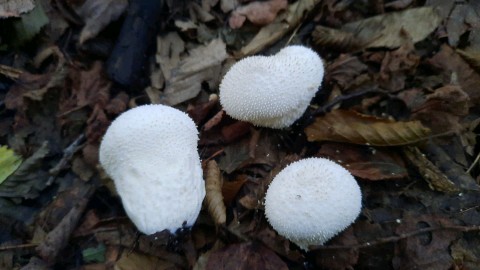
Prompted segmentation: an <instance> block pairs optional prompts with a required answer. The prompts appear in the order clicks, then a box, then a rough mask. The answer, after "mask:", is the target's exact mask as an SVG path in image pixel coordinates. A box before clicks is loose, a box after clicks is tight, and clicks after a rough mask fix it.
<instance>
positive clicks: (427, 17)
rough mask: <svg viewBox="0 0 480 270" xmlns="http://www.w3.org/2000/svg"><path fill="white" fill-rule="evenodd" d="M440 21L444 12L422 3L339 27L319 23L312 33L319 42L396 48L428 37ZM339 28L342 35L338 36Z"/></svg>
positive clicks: (350, 46) (343, 45)
mask: <svg viewBox="0 0 480 270" xmlns="http://www.w3.org/2000/svg"><path fill="white" fill-rule="evenodd" d="M441 21H442V18H441V16H440V15H439V14H438V13H437V11H436V10H435V9H434V8H432V7H420V8H411V9H407V10H404V11H399V12H392V13H386V14H382V15H377V16H374V17H371V18H367V19H363V20H359V21H356V22H352V23H347V24H345V25H343V26H342V27H341V29H339V30H335V29H333V30H329V29H328V28H326V27H317V28H316V29H315V30H314V32H313V33H312V35H313V37H314V42H315V43H316V45H318V46H324V45H337V46H340V47H345V48H355V49H365V48H378V47H387V48H397V47H400V46H402V45H403V44H405V43H408V42H413V43H417V42H419V41H421V40H423V39H425V38H426V37H427V36H428V35H429V34H430V33H432V32H433V30H435V28H437V27H438V26H439V25H440V23H441ZM339 31H341V32H340V33H342V34H341V35H342V36H343V38H341V39H339V38H338V37H335V35H338V32H339ZM348 33H349V34H350V35H349V34H348ZM328 35H330V36H328ZM352 35H353V36H352ZM332 41H334V42H332Z"/></svg>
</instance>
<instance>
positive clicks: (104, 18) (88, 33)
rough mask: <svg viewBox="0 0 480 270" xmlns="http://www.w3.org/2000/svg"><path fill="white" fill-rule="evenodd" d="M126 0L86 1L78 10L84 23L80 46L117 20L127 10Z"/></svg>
mask: <svg viewBox="0 0 480 270" xmlns="http://www.w3.org/2000/svg"><path fill="white" fill-rule="evenodd" d="M127 5H128V1H127V0H101V1H99V0H87V1H85V2H84V3H83V5H82V7H81V8H80V10H79V12H78V13H79V15H80V16H81V17H82V18H83V20H84V21H85V26H84V27H83V29H82V32H81V33H80V40H79V41H80V44H81V43H84V42H85V41H87V40H89V39H91V38H93V37H95V36H97V34H98V33H100V31H102V30H103V29H104V28H105V27H106V26H107V25H108V24H109V23H111V22H112V21H115V20H117V19H118V18H119V17H120V16H121V15H122V14H123V12H124V11H125V9H126V8H127Z"/></svg>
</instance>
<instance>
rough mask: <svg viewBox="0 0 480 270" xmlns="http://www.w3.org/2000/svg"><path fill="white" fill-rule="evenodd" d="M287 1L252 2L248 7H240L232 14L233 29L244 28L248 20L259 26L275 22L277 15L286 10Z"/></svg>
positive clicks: (231, 25)
mask: <svg viewBox="0 0 480 270" xmlns="http://www.w3.org/2000/svg"><path fill="white" fill-rule="evenodd" d="M287 6H288V1H287V0H269V1H265V2H258V1H256V2H252V3H250V4H248V5H245V6H241V7H238V8H237V9H235V10H234V11H233V12H232V16H231V17H230V19H229V20H228V23H229V25H230V27H231V28H233V29H237V28H240V27H242V25H243V23H244V22H245V20H246V19H248V20H249V21H250V22H251V23H253V24H257V25H267V24H269V23H271V22H273V21H274V20H275V18H276V17H277V13H278V12H280V11H281V10H284V9H286V8H287Z"/></svg>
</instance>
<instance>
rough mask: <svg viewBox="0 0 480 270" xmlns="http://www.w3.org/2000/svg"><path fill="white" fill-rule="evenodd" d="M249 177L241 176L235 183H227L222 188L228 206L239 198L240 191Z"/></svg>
mask: <svg viewBox="0 0 480 270" xmlns="http://www.w3.org/2000/svg"><path fill="white" fill-rule="evenodd" d="M247 180H248V176H247V175H244V174H242V175H239V176H238V177H237V178H236V179H235V180H234V181H225V182H224V183H223V186H222V194H223V200H224V202H225V204H226V205H229V204H230V203H232V202H233V199H235V196H237V193H238V191H240V189H241V188H242V187H243V184H245V182H247Z"/></svg>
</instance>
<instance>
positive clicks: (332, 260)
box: [315, 226, 360, 270]
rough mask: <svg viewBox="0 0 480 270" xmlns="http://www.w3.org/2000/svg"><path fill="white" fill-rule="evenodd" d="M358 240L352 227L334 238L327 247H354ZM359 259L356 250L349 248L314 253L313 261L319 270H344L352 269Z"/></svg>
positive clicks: (358, 253)
mask: <svg viewBox="0 0 480 270" xmlns="http://www.w3.org/2000/svg"><path fill="white" fill-rule="evenodd" d="M356 244H358V240H357V238H356V237H355V235H354V233H353V227H352V226H350V227H348V228H347V229H346V230H345V231H343V232H341V233H340V234H339V235H338V236H335V237H334V238H333V239H332V240H331V241H329V244H328V245H339V246H354V245H356ZM359 257H360V252H359V250H358V249H355V248H350V249H345V250H333V251H332V250H321V251H320V252H316V256H315V260H316V263H317V267H321V269H331V270H344V269H354V266H355V265H356V264H357V262H358V259H359Z"/></svg>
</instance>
